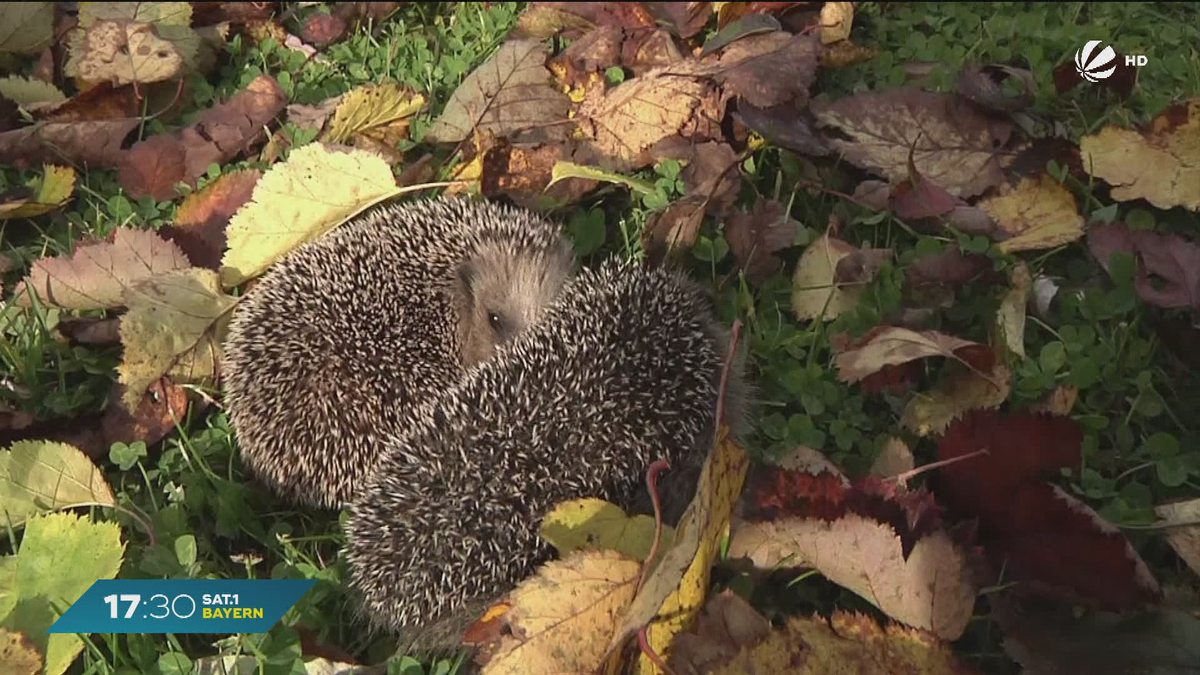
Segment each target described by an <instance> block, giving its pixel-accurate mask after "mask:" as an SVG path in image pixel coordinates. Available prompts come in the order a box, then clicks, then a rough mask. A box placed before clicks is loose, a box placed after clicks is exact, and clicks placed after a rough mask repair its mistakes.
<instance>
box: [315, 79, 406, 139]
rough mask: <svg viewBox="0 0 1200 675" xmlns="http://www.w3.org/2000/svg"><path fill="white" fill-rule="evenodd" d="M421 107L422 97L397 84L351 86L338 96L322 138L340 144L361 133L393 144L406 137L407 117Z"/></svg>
mask: <svg viewBox="0 0 1200 675" xmlns="http://www.w3.org/2000/svg"><path fill="white" fill-rule="evenodd" d="M424 106H425V97H424V96H422V95H421V94H418V93H417V92H415V91H413V90H412V89H409V88H407V87H402V86H400V85H398V84H365V85H361V86H359V87H355V88H354V89H351V90H350V91H348V92H346V94H345V95H344V96H342V98H341V101H340V103H338V106H337V110H335V111H334V113H333V122H332V123H330V126H329V131H328V132H327V133H326V138H325V139H324V140H326V141H328V142H329V143H343V142H345V141H346V140H348V139H349V138H350V137H351V136H354V135H355V134H364V135H366V136H368V137H370V138H373V139H375V140H378V141H380V142H382V143H386V144H388V145H390V146H392V147H395V145H396V143H397V142H399V141H400V140H403V139H404V138H407V137H408V122H409V118H411V117H412V116H413V115H415V114H416V113H417V111H419V110H420V109H421V108H423V107H424Z"/></svg>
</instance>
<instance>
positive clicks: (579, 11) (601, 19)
mask: <svg viewBox="0 0 1200 675" xmlns="http://www.w3.org/2000/svg"><path fill="white" fill-rule="evenodd" d="M534 9H553V10H559V11H561V12H566V13H569V14H573V15H575V16H577V17H579V18H580V19H582V20H583V21H584V22H586V23H587V24H588V27H589V28H590V27H591V26H620V27H621V28H625V29H630V30H636V29H640V28H641V29H645V28H650V29H652V28H655V27H656V26H657V22H656V20H655V18H654V15H653V14H651V13H650V11H649V10H647V8H646V6H645V4H644V3H641V2H586V3H582V2H532V3H530V7H529V10H530V11H532V10H534ZM564 23H565V20H564ZM546 37H549V36H546ZM567 37H572V36H571V35H569V34H568V35H567Z"/></svg>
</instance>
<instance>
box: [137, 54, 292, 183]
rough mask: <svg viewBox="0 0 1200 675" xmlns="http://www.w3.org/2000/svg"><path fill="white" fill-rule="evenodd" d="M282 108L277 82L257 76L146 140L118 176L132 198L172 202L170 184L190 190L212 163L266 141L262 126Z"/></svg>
mask: <svg viewBox="0 0 1200 675" xmlns="http://www.w3.org/2000/svg"><path fill="white" fill-rule="evenodd" d="M286 104H287V97H286V95H285V94H284V93H283V89H281V88H280V86H279V83H278V82H276V81H275V80H274V78H272V77H271V76H269V75H260V76H259V77H257V78H255V79H254V80H253V81H251V82H250V84H248V85H246V88H245V89H243V90H242V91H240V92H238V93H237V94H235V95H234V96H233V98H231V99H229V100H228V101H226V102H225V103H222V104H221V105H218V106H215V107H212V108H209V109H208V110H205V111H204V112H203V113H201V114H200V117H199V118H198V119H197V120H196V122H195V123H194V124H193V125H192V126H190V127H185V128H184V129H182V130H180V131H179V133H177V134H173V135H169V136H166V135H161V136H151V137H150V138H147V139H146V140H144V141H141V142H139V143H136V144H135V145H134V146H133V147H132V148H130V149H129V152H128V153H126V155H125V157H124V159H123V161H122V162H121V167H120V173H119V175H118V177H119V179H120V181H121V185H122V186H123V187H124V188H125V189H126V190H127V191H128V192H129V194H130V195H131V196H133V197H135V198H141V197H144V196H147V195H149V196H152V197H154V198H155V199H157V200H159V201H163V200H168V199H173V198H174V197H175V185H176V183H179V182H184V183H186V184H188V185H191V186H193V187H194V186H195V185H196V181H197V180H198V179H199V178H200V177H201V176H203V175H205V174H206V173H207V172H208V168H209V166H210V165H211V164H214V163H216V164H221V163H224V162H227V161H229V160H231V159H233V158H235V157H238V156H239V155H241V154H242V153H243V152H245V151H246V150H247V149H248V148H249V147H250V146H251V145H253V144H255V143H257V142H259V141H261V140H263V139H265V138H266V136H265V135H264V132H263V128H264V126H265V125H266V124H267V123H268V122H270V121H271V120H272V119H274V118H275V116H276V115H278V114H279V112H280V111H281V110H283V108H284V106H285V105H286Z"/></svg>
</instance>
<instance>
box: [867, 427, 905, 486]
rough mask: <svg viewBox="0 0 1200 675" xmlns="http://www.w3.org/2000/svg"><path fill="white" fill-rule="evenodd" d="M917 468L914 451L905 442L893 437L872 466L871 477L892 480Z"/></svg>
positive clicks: (885, 444)
mask: <svg viewBox="0 0 1200 675" xmlns="http://www.w3.org/2000/svg"><path fill="white" fill-rule="evenodd" d="M915 466H916V461H915V460H914V459H913V454H912V450H910V449H909V447H908V444H907V443H905V442H904V441H902V440H900V439H899V438H896V437H895V436H892V437H890V438H888V439H887V441H886V442H885V443H884V444H883V450H881V451H880V452H879V455H878V456H877V457H875V461H874V463H872V464H871V471H870V473H871V475H872V476H879V477H880V478H891V477H893V476H898V475H900V474H902V473H905V472H908V471H912V470H913V467H915Z"/></svg>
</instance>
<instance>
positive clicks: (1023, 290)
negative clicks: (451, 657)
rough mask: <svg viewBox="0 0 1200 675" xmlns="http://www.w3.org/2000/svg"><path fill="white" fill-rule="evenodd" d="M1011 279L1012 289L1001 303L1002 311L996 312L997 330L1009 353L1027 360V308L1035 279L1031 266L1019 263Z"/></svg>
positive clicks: (1013, 270)
mask: <svg viewBox="0 0 1200 675" xmlns="http://www.w3.org/2000/svg"><path fill="white" fill-rule="evenodd" d="M1009 278H1010V280H1011V281H1012V288H1011V289H1009V291H1008V293H1006V294H1005V295H1004V299H1003V300H1001V301H1000V309H999V310H998V311H997V312H996V328H997V329H998V330H999V332H1000V337H1001V338H1002V339H1003V342H1004V345H1005V346H1006V347H1008V351H1009V352H1010V353H1012V354H1016V355H1017V356H1020V357H1021V358H1025V307H1026V306H1027V305H1028V303H1029V292H1030V290H1031V289H1032V288H1033V278H1032V277H1031V276H1030V274H1029V266H1028V265H1026V264H1025V263H1024V262H1018V263H1017V265H1016V266H1015V267H1013V269H1012V273H1011V274H1010V276H1009Z"/></svg>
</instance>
